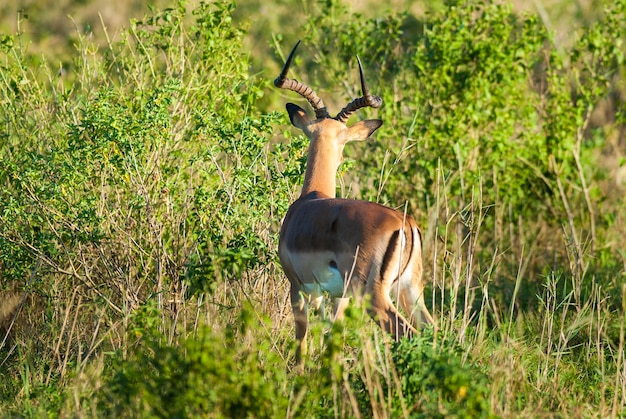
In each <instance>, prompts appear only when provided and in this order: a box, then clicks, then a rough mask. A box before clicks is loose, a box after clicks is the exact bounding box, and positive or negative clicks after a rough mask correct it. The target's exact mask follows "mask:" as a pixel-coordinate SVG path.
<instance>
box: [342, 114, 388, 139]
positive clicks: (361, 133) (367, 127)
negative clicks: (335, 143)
mask: <svg viewBox="0 0 626 419" xmlns="http://www.w3.org/2000/svg"><path fill="white" fill-rule="evenodd" d="M382 124H383V121H381V120H380V119H366V120H364V121H359V122H357V123H356V124H354V125H352V126H351V127H349V128H348V129H346V130H345V131H344V134H343V137H344V138H343V141H344V143H347V142H348V141H362V140H365V139H367V138H368V137H369V136H370V135H372V134H373V133H374V131H376V130H377V129H378V128H380V126H381V125H382Z"/></svg>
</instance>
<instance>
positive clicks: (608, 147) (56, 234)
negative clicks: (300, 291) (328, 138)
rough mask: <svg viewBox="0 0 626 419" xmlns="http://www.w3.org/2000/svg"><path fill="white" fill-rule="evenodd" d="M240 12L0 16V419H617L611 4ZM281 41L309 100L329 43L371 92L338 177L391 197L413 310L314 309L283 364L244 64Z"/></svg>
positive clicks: (273, 121) (264, 121)
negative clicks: (63, 31)
mask: <svg viewBox="0 0 626 419" xmlns="http://www.w3.org/2000/svg"><path fill="white" fill-rule="evenodd" d="M292 3H293V4H292ZM296 3H297V4H296ZM262 7H263V6H259V5H257V4H256V3H255V2H253V1H249V2H245V1H242V2H241V4H240V5H239V6H237V7H236V6H235V5H234V4H231V3H228V2H227V3H222V2H200V3H199V4H196V5H188V4H185V3H178V4H177V5H175V7H171V8H155V9H154V10H152V11H150V12H148V13H147V14H146V15H145V16H144V17H141V18H140V19H139V20H130V21H129V22H128V25H127V27H126V28H125V29H123V30H121V31H120V32H119V33H118V34H117V35H116V36H112V34H108V33H106V32H105V31H98V30H96V29H94V28H93V27H86V26H85V27H83V26H80V25H77V28H79V29H77V30H76V32H75V33H74V34H73V35H72V36H71V37H70V41H71V48H61V52H59V51H57V50H54V51H52V52H51V51H48V52H46V49H45V48H41V46H40V45H41V44H39V43H37V42H35V41H33V37H32V32H30V33H29V29H30V28H29V25H28V19H26V16H25V15H24V14H21V15H20V19H26V20H20V25H18V26H19V27H18V30H17V31H15V32H10V31H6V32H5V33H2V34H0V161H1V165H0V332H1V333H0V384H1V385H0V415H2V416H17V415H25V416H37V417H38V416H61V415H62V416H121V415H123V416H129V417H194V416H209V417H284V416H287V417H370V416H375V417H401V416H407V417H450V416H451V417H493V416H503V417H518V416H552V415H554V416H565V417H587V416H600V417H610V416H613V417H617V416H623V415H626V361H625V359H624V343H625V342H624V329H625V327H626V285H625V284H626V282H625V266H626V256H625V254H624V250H623V249H624V248H625V247H626V241H625V239H624V231H625V229H626V224H625V222H626V219H625V217H626V209H625V205H624V192H625V186H624V173H625V172H624V170H623V163H624V159H623V156H624V154H625V153H624V147H625V146H626V139H625V138H624V133H625V123H626V108H625V105H624V103H625V101H624V99H625V95H626V87H625V86H626V85H625V84H624V83H625V80H626V79H625V76H626V71H625V67H624V51H625V48H626V45H624V40H626V1H624V0H618V1H607V2H605V3H593V7H592V8H591V9H593V10H594V13H591V14H584V15H583V16H571V18H572V22H573V23H572V22H570V25H569V29H568V30H567V31H563V30H562V29H561V30H559V28H560V27H561V26H559V23H562V22H556V23H555V22H552V21H551V20H550V18H549V15H548V14H547V13H546V10H545V9H544V8H543V7H539V8H538V11H537V12H521V11H519V10H517V9H514V8H513V7H511V6H510V5H507V4H500V3H493V4H492V3H485V2H480V1H467V2H457V1H448V2H443V3H441V4H439V3H437V6H436V7H435V6H431V8H427V9H426V13H422V14H417V13H416V12H415V10H412V9H409V8H407V9H406V10H403V9H402V8H399V9H397V10H395V11H384V12H382V13H377V14H376V15H375V16H374V15H372V16H368V15H356V14H354V13H352V12H351V11H350V10H349V9H348V8H347V6H346V5H344V4H343V3H342V2H341V1H338V0H326V1H323V2H284V4H283V3H280V4H278V5H276V6H275V9H274V10H272V11H271V13H267V11H263V10H262ZM305 12H306V13H305ZM245 16H248V17H247V18H246V17H245ZM250 16H252V18H250ZM268 16H271V18H269V17H268ZM33 19H36V16H35V17H33ZM255 19H256V20H255ZM295 21H298V22H301V23H302V25H299V26H298V28H300V27H301V29H298V32H295V31H293V30H288V29H287V28H291V27H293V25H287V24H284V23H286V22H295ZM555 27H556V29H555ZM299 38H302V39H303V45H302V47H301V51H300V53H299V55H298V57H297V59H296V62H295V64H294V66H293V71H294V76H295V77H298V78H299V79H301V80H306V81H307V82H308V84H310V85H312V86H314V87H315V88H316V90H317V92H318V94H320V95H322V96H323V97H324V99H325V101H326V103H327V104H328V105H329V106H330V107H331V108H333V109H335V111H337V110H339V108H340V107H341V106H342V105H343V104H345V103H346V102H347V101H348V100H349V99H351V98H353V97H355V96H357V95H358V90H357V89H358V82H357V74H356V71H355V69H356V58H355V56H356V54H359V56H360V58H361V60H362V61H363V63H364V64H365V66H366V74H367V78H368V81H369V83H370V87H371V89H372V90H373V91H375V92H376V93H377V94H379V95H380V96H382V98H383V100H384V106H383V107H382V108H381V109H380V110H372V109H365V110H363V111H361V112H360V113H359V117H361V118H363V117H373V116H377V117H379V118H381V119H383V120H384V122H385V123H384V125H383V127H382V128H381V129H380V130H378V131H377V134H376V136H375V138H374V139H372V140H370V141H368V143H367V144H357V145H355V146H350V147H349V149H348V150H347V154H348V156H347V157H348V158H347V160H346V163H345V164H344V165H343V166H342V168H341V170H340V174H339V176H340V179H341V187H340V189H339V190H338V195H341V196H349V197H356V198H363V199H368V200H372V201H377V202H381V203H384V204H386V205H390V206H394V207H399V208H401V207H404V206H405V205H406V206H407V208H408V210H409V212H410V213H412V214H414V216H415V217H416V219H417V220H418V221H419V223H420V225H421V226H422V228H423V235H424V239H425V265H426V273H425V280H426V282H427V294H428V306H429V308H430V310H431V313H433V314H434V315H435V317H436V320H437V329H436V330H432V329H426V330H424V332H423V334H422V335H421V336H419V337H417V338H415V339H413V340H410V341H401V342H398V343H394V342H392V341H391V339H390V337H389V336H387V335H385V334H384V333H382V332H381V331H380V330H379V329H378V328H377V327H375V325H374V324H373V322H371V321H369V320H368V319H367V316H366V315H364V314H363V311H362V310H360V309H358V308H356V307H351V308H350V309H349V310H348V312H347V316H346V319H345V320H344V321H343V322H342V324H330V323H328V322H326V321H324V320H319V321H317V322H315V323H314V325H313V328H314V330H313V331H312V337H311V339H310V344H311V350H310V357H309V359H308V360H307V364H306V372H305V374H304V375H303V376H300V375H298V374H296V372H295V370H292V368H293V362H294V361H293V355H294V353H293V352H294V345H293V322H292V318H291V309H290V307H289V304H288V287H287V284H286V280H285V278H284V275H283V273H282V271H281V269H280V265H279V263H278V258H277V232H278V228H279V225H280V221H281V217H282V216H283V215H284V214H285V212H286V209H287V207H288V205H289V203H290V202H291V201H292V200H293V199H294V198H295V197H296V196H297V194H298V193H299V187H300V184H301V182H302V175H303V170H304V165H305V161H306V150H307V141H306V139H305V138H304V137H303V136H302V135H301V134H300V133H299V132H297V131H295V130H293V129H292V128H291V127H290V126H289V124H288V119H287V118H286V117H285V115H284V112H283V109H284V107H283V106H284V103H285V102H286V101H287V100H290V101H298V100H299V98H298V97H296V95H293V94H289V93H288V92H285V91H279V90H277V89H275V88H273V86H272V84H271V80H273V78H274V77H275V76H276V73H277V71H278V68H279V67H280V66H281V65H282V60H283V59H284V54H285V52H286V51H288V50H289V49H290V48H291V46H292V45H293V43H294V42H295V40H296V39H299ZM68 45H70V42H68ZM250 45H255V46H258V45H261V47H258V48H257V47H255V48H250ZM59 63H60V64H59ZM353 118H354V119H356V117H353Z"/></svg>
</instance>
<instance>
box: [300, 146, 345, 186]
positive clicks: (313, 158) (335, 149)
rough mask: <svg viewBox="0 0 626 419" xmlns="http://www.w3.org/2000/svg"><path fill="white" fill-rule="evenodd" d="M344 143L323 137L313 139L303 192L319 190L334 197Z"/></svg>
mask: <svg viewBox="0 0 626 419" xmlns="http://www.w3.org/2000/svg"><path fill="white" fill-rule="evenodd" d="M342 152H343V145H337V144H333V141H322V140H321V139H318V140H313V141H311V145H310V146H309V153H308V157H307V162H306V173H305V175H304V185H303V186H302V194H301V195H300V196H305V195H308V194H309V193H311V192H319V193H322V194H324V195H326V196H328V197H331V198H334V197H335V194H336V189H337V169H338V168H339V164H340V163H341V160H342Z"/></svg>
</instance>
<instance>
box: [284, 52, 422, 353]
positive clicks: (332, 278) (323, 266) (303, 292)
mask: <svg viewBox="0 0 626 419" xmlns="http://www.w3.org/2000/svg"><path fill="white" fill-rule="evenodd" d="M299 44H300V42H298V43H297V44H296V45H295V46H294V48H293V50H292V51H291V53H290V54H289V57H288V58H287V61H286V63H285V66H284V67H283V69H282V71H281V73H280V75H279V76H278V77H277V78H276V80H274V84H275V85H276V86H277V87H279V88H283V89H288V90H292V91H294V92H297V93H299V94H300V95H302V96H303V97H304V98H305V99H307V100H308V102H309V103H310V104H311V106H312V107H313V109H314V110H315V119H311V118H309V117H308V116H307V114H306V112H305V111H304V109H302V108H301V107H299V106H297V105H294V104H292V103H288V104H287V112H288V113H289V118H290V119H291V123H292V124H293V125H294V126H295V127H297V128H299V129H301V130H302V131H303V132H304V134H305V135H306V136H307V137H308V138H309V140H310V145H309V151H308V159H307V165H306V173H305V176H304V186H303V187H302V193H301V194H300V197H299V198H298V199H297V200H296V201H295V202H294V203H293V204H292V205H291V206H290V207H289V210H288V211H287V215H286V216H285V220H284V222H283V225H282V228H281V231H280V244H279V256H280V262H281V264H282V266H283V269H284V271H285V274H286V275H287V278H288V279H289V282H290V283H291V305H292V308H293V314H294V318H295V323H296V339H297V341H298V347H297V350H296V358H297V360H298V362H299V363H301V361H302V359H303V357H304V355H305V353H306V342H305V338H306V334H307V328H308V309H307V306H308V303H309V302H310V301H311V300H313V302H314V303H315V304H316V305H317V306H319V303H320V301H321V298H322V297H323V294H324V293H325V292H326V293H328V294H329V295H330V296H331V297H333V298H335V299H336V300H335V301H336V303H337V301H339V304H336V305H335V314H334V317H335V318H337V317H338V316H341V314H342V313H341V312H342V311H343V307H344V302H345V300H337V299H340V298H342V297H344V296H345V294H346V291H349V292H351V293H360V294H365V295H366V296H368V297H369V313H370V315H371V316H372V317H373V318H374V319H375V320H376V321H378V322H379V323H380V325H381V327H382V328H383V329H384V330H386V331H387V332H389V333H391V334H393V335H394V336H395V337H396V339H398V338H400V337H402V336H405V335H412V334H413V333H414V332H416V329H415V328H416V327H419V325H420V322H430V323H431V324H432V323H433V319H432V317H431V316H430V313H429V312H428V310H427V308H426V306H425V305H424V299H423V295H422V290H423V283H422V242H421V236H420V231H419V229H418V227H417V225H416V223H415V221H414V220H413V218H412V217H411V216H407V215H405V214H403V213H402V212H399V211H396V210H393V209H391V208H388V207H385V206H382V205H379V204H376V203H373V202H367V201H358V200H353V199H340V198H336V197H335V191H336V183H335V182H336V179H335V178H336V173H337V169H338V167H339V164H340V163H341V161H342V158H343V147H344V146H345V144H346V143H347V142H349V141H361V140H365V139H366V138H368V137H369V136H370V135H371V134H372V133H373V132H374V131H376V129H378V128H379V127H380V126H381V125H382V121H380V120H377V119H375V120H365V121H360V122H357V123H356V124H354V125H352V126H350V127H348V126H346V122H347V120H348V118H349V117H350V115H351V114H352V113H353V112H355V111H356V110H357V109H360V108H363V107H366V106H371V107H374V108H377V107H379V106H380V105H381V104H382V100H381V99H380V98H379V97H377V96H373V95H370V94H369V92H368V89H367V86H366V85H365V78H364V76H363V69H362V67H361V62H360V61H359V71H360V76H361V87H362V91H363V96H362V97H360V98H358V99H355V100H354V101H352V102H351V103H349V104H348V105H347V106H346V107H345V108H343V109H342V110H341V112H339V114H338V115H337V116H336V117H334V118H331V117H330V115H329V114H328V112H327V110H326V107H325V106H324V103H323V101H322V99H320V98H319V97H318V96H317V95H316V94H315V92H314V91H313V90H312V89H311V88H310V87H308V86H306V85H305V84H303V83H300V82H298V81H297V80H293V79H289V78H287V72H288V70H289V66H290V65H291V61H292V58H293V55H294V52H295V50H296V48H297V47H298V45H299ZM390 293H391V294H392V295H393V296H394V298H396V300H398V301H399V303H400V305H401V306H402V308H403V309H404V311H405V312H406V314H407V315H408V316H409V319H410V322H409V321H407V320H406V319H405V318H404V317H403V316H402V314H400V313H399V312H398V310H397V309H396V308H395V307H394V305H393V303H392V301H391V299H390Z"/></svg>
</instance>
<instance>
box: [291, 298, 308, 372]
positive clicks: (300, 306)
mask: <svg viewBox="0 0 626 419" xmlns="http://www.w3.org/2000/svg"><path fill="white" fill-rule="evenodd" d="M291 309H292V311H293V319H294V321H295V326H296V327H295V328H296V345H297V346H296V364H297V368H298V370H299V371H300V372H302V371H304V359H305V358H306V353H307V344H306V335H307V329H308V327H309V309H308V304H307V301H306V299H305V298H304V297H303V296H302V294H301V293H300V290H298V289H295V287H292V289H291Z"/></svg>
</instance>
